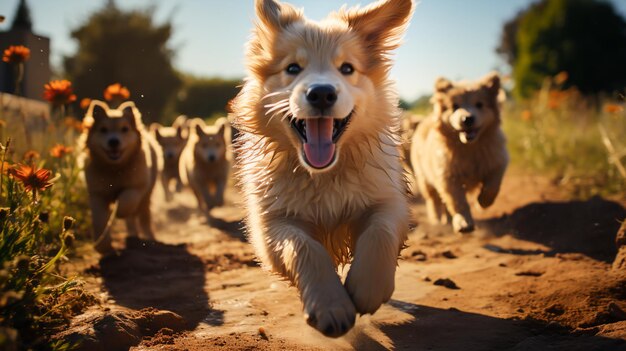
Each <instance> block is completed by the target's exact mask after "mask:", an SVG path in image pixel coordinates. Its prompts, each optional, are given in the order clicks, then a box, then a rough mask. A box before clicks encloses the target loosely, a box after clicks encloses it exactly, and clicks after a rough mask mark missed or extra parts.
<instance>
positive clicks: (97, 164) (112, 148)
mask: <svg viewBox="0 0 626 351" xmlns="http://www.w3.org/2000/svg"><path fill="white" fill-rule="evenodd" d="M83 124H84V126H85V129H84V132H83V136H82V137H81V143H82V144H83V146H84V147H83V152H82V154H81V157H80V158H79V163H80V164H81V166H82V167H83V169H84V175H85V180H86V182H87V191H88V193H89V204H90V207H91V215H92V224H93V231H94V238H95V239H96V242H97V246H96V249H97V250H98V251H100V252H101V253H107V252H109V251H110V250H111V239H110V237H109V236H108V235H106V236H105V237H103V238H101V235H102V234H103V233H104V231H105V228H106V226H107V222H108V220H109V217H110V216H111V206H112V204H113V203H114V202H117V211H116V213H115V215H116V216H117V217H118V218H125V219H126V226H127V228H128V235H129V236H132V237H136V236H138V226H137V224H139V228H140V229H141V231H142V233H143V234H144V235H145V236H146V237H147V238H148V239H153V238H154V233H153V230H152V222H151V216H150V196H151V194H152V190H153V188H154V184H155V182H156V179H157V176H158V173H159V171H160V170H161V168H162V163H161V159H162V156H161V150H160V147H159V145H158V144H157V143H156V141H155V140H154V139H153V138H152V136H151V135H150V134H149V133H148V132H147V131H145V130H144V126H143V123H142V121H141V113H139V110H137V108H136V107H135V104H134V103H133V102H132V101H128V102H125V103H123V104H121V105H120V106H119V107H118V108H117V109H109V107H108V106H107V104H106V103H105V102H102V101H97V100H93V101H92V102H91V105H90V106H89V109H88V110H87V113H86V115H85V118H84V120H83ZM137 222H139V223H137Z"/></svg>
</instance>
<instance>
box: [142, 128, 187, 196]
mask: <svg viewBox="0 0 626 351" xmlns="http://www.w3.org/2000/svg"><path fill="white" fill-rule="evenodd" d="M150 129H152V130H153V132H154V135H155V136H156V140H157V142H158V143H159V145H161V148H162V149H163V172H161V185H162V186H163V191H164V192H165V199H166V200H167V201H170V200H172V190H171V189H170V184H171V183H172V181H174V182H175V190H176V192H180V191H181V190H182V188H183V182H182V180H181V178H180V172H179V162H180V155H181V154H182V152H183V149H184V148H185V145H186V144H187V136H188V135H189V130H188V128H187V117H185V116H178V117H177V118H176V120H175V121H174V123H173V124H172V126H171V127H163V126H161V125H159V124H158V123H155V124H153V125H152V126H151V127H150Z"/></svg>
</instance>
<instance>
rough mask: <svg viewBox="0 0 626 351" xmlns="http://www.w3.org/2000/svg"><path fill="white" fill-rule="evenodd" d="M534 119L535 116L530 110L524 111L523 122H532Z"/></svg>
mask: <svg viewBox="0 0 626 351" xmlns="http://www.w3.org/2000/svg"><path fill="white" fill-rule="evenodd" d="M532 117H533V114H532V113H531V112H530V110H524V111H522V120H523V121H527V122H528V121H530V120H531V119H532Z"/></svg>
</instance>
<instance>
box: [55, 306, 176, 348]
mask: <svg viewBox="0 0 626 351" xmlns="http://www.w3.org/2000/svg"><path fill="white" fill-rule="evenodd" d="M166 326H167V327H166ZM185 327H186V323H185V321H184V320H183V318H182V317H181V316H179V315H178V314H176V313H173V312H170V311H162V310H156V309H154V308H146V309H143V310H140V311H132V310H128V309H123V308H116V309H115V310H111V309H102V308H99V307H97V308H92V309H90V310H89V311H87V312H86V313H85V314H83V315H81V316H80V317H79V318H77V319H76V320H74V321H73V323H72V325H71V326H70V328H69V329H68V330H67V331H65V332H63V333H61V334H59V335H58V336H57V337H58V338H62V339H64V340H66V341H69V342H70V343H71V344H74V345H77V346H78V348H77V350H84V351H100V350H102V351H111V350H128V349H129V348H130V347H132V346H135V345H138V344H139V343H141V341H142V340H143V339H144V338H145V337H150V336H153V335H155V334H158V335H161V336H162V334H163V330H165V329H167V330H170V331H172V334H173V333H174V332H175V331H181V330H183V329H184V328H185Z"/></svg>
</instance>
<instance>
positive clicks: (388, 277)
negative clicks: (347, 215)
mask: <svg viewBox="0 0 626 351" xmlns="http://www.w3.org/2000/svg"><path fill="white" fill-rule="evenodd" d="M408 218H409V209H408V205H407V204H406V201H405V200H404V199H402V198H400V199H393V200H392V201H388V202H387V203H385V204H381V205H378V206H376V207H375V208H373V209H371V210H370V211H368V214H367V217H365V218H362V220H360V221H358V223H356V224H355V225H354V228H353V232H356V234H357V241H356V245H355V248H354V259H353V260H352V265H351V267H350V271H349V272H348V276H347V278H346V283H345V285H346V289H347V290H348V293H349V294H350V297H351V298H352V301H353V302H354V306H355V307H356V310H357V312H359V313H361V314H366V313H374V312H376V310H378V308H379V307H380V305H381V304H382V303H384V302H386V301H388V300H389V298H391V294H392V293H393V290H394V278H395V272H396V265H397V259H398V254H399V252H400V248H401V246H402V243H403V242H404V239H405V238H406V234H407V232H408V228H409V220H408Z"/></svg>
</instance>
